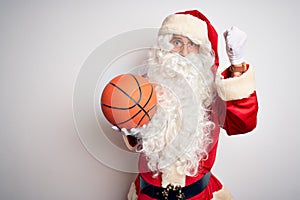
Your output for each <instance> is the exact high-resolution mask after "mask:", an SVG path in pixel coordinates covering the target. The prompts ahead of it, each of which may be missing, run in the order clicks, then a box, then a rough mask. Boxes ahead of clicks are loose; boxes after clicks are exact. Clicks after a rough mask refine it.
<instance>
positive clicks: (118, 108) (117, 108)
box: [101, 103, 136, 110]
mask: <svg viewBox="0 0 300 200" xmlns="http://www.w3.org/2000/svg"><path fill="white" fill-rule="evenodd" d="M101 105H102V106H105V107H108V108H111V109H116V110H129V109H131V108H133V107H135V106H136V105H133V106H131V107H128V108H120V107H114V106H110V105H106V104H104V103H101Z"/></svg>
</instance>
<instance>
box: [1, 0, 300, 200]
mask: <svg viewBox="0 0 300 200" xmlns="http://www.w3.org/2000/svg"><path fill="white" fill-rule="evenodd" d="M299 7H300V6H299V3H298V2H297V1H292V0H289V1H271V0H268V1H260V2H259V3H256V2H253V1H247V2H246V1H237V0H227V1H216V0H206V1H196V0H193V1H191V0H186V1H179V0H166V1H159V0H152V1H133V0H125V1H117V0H110V1H102V2H101V1H1V2H0V89H1V92H0V95H1V101H0V102H1V104H0V111H1V112H0V119H1V122H0V123H1V124H0V125H1V126H0V159H1V161H0V199H1V200H27V199H28V200H48V199H49V200H54V199H55V200H77V199H78V200H99V199H110V200H122V199H125V196H126V192H127V190H128V187H129V183H130V181H132V179H133V178H134V174H128V173H124V172H119V171H116V170H113V169H110V168H108V167H106V166H104V165H103V164H101V163H100V162H98V161H97V160H96V159H94V158H93V157H92V156H91V155H90V154H89V153H88V152H87V151H86V149H85V147H84V146H83V145H82V143H81V142H80V139H79V137H78V134H77V132H76V129H75V125H74V119H73V113H72V96H73V90H74V85H75V82H76V77H77V75H78V73H79V71H80V69H81V66H82V65H83V63H84V61H85V60H86V59H87V57H88V56H89V55H90V54H91V52H92V51H93V50H94V49H96V48H97V47H98V46H99V45H101V44H102V43H103V42H104V41H106V40H107V39H109V38H111V37H112V36H114V35H117V34H119V33H122V32H125V31H130V30H133V29H139V28H145V27H159V26H160V24H161V22H162V20H163V18H164V17H166V16H167V15H169V14H171V13H174V12H177V11H184V10H189V9H199V10H200V11H202V12H203V13H204V14H205V15H206V16H207V17H208V18H209V19H210V21H211V23H212V24H213V25H214V26H215V28H216V29H217V31H218V32H219V41H220V43H219V54H220V56H221V59H220V60H221V67H225V66H227V65H228V61H227V58H226V54H225V49H224V42H223V38H222V32H223V31H224V30H225V29H226V28H229V27H230V26H232V25H235V26H237V27H239V28H240V29H242V30H244V31H245V32H246V33H247V34H248V43H247V47H246V57H247V59H248V61H250V62H251V63H252V64H253V65H254V66H255V69H256V80H257V92H258V98H259V115H258V126H257V128H256V129H255V130H254V131H253V132H252V133H250V134H248V135H241V136H233V137H229V136H227V135H226V134H225V133H224V132H222V134H221V135H222V136H221V138H220V144H219V150H218V157H217V161H216V163H215V166H214V168H213V173H214V174H215V175H216V176H217V177H218V178H219V179H220V180H221V181H222V183H223V184H224V185H226V186H227V187H228V188H229V189H230V190H231V192H232V193H233V194H234V196H235V199H238V200H248V199H249V200H253V199H255V200H265V199H297V197H298V196H299V194H300V190H299V189H298V188H299V183H298V180H297V179H298V177H300V172H299V167H300V162H299V156H298V152H299V150H298V147H299V145H300V143H299V139H300V136H299V134H300V133H299V129H298V125H299V117H298V114H299V112H300V107H299V103H298V102H299V98H300V95H299V89H298V84H299V83H298V80H299V77H298V76H299V75H298V74H299V64H298V58H299V55H298V54H299V53H298V52H299V51H298V49H299V35H300V28H299V23H298V21H297V19H299V17H300V16H299ZM105 153H108V154H109V152H105Z"/></svg>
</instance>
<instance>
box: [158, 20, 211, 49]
mask: <svg viewBox="0 0 300 200" xmlns="http://www.w3.org/2000/svg"><path fill="white" fill-rule="evenodd" d="M164 34H179V35H183V36H186V37H188V38H189V39H191V40H192V41H193V42H194V43H196V44H200V45H201V44H210V42H209V39H208V31H207V25H206V22H205V21H203V20H201V19H199V18H197V17H194V16H192V15H189V14H187V15H186V14H172V15H169V16H168V17H167V18H166V19H165V20H164V21H163V23H162V26H161V28H160V30H159V35H164Z"/></svg>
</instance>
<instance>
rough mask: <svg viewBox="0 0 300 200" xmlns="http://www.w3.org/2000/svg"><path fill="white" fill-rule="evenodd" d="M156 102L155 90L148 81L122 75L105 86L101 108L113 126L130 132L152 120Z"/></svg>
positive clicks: (130, 75) (137, 76)
mask: <svg viewBox="0 0 300 200" xmlns="http://www.w3.org/2000/svg"><path fill="white" fill-rule="evenodd" d="M156 101H157V99H156V93H155V90H154V88H153V86H152V84H151V83H150V82H148V80H147V79H145V78H143V77H142V76H139V75H136V74H122V75H119V76H117V77H115V78H113V79H112V80H111V81H110V82H109V83H108V84H107V85H106V86H105V88H104V90H103V92H102V95H101V108H102V112H103V114H104V116H105V118H106V119H107V120H108V121H109V122H110V123H111V124H112V125H113V126H115V127H117V128H119V129H122V128H125V129H127V130H129V129H132V128H138V127H142V126H143V125H144V124H146V123H147V122H148V121H149V120H151V118H152V116H153V114H154V113H155V111H156Z"/></svg>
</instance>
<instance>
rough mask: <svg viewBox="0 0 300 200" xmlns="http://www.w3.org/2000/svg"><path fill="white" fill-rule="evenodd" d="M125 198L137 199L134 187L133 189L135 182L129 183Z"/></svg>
mask: <svg viewBox="0 0 300 200" xmlns="http://www.w3.org/2000/svg"><path fill="white" fill-rule="evenodd" d="M127 199H128V200H137V199H138V196H137V195H136V189H135V184H134V183H131V185H130V189H129V192H128V194H127Z"/></svg>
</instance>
